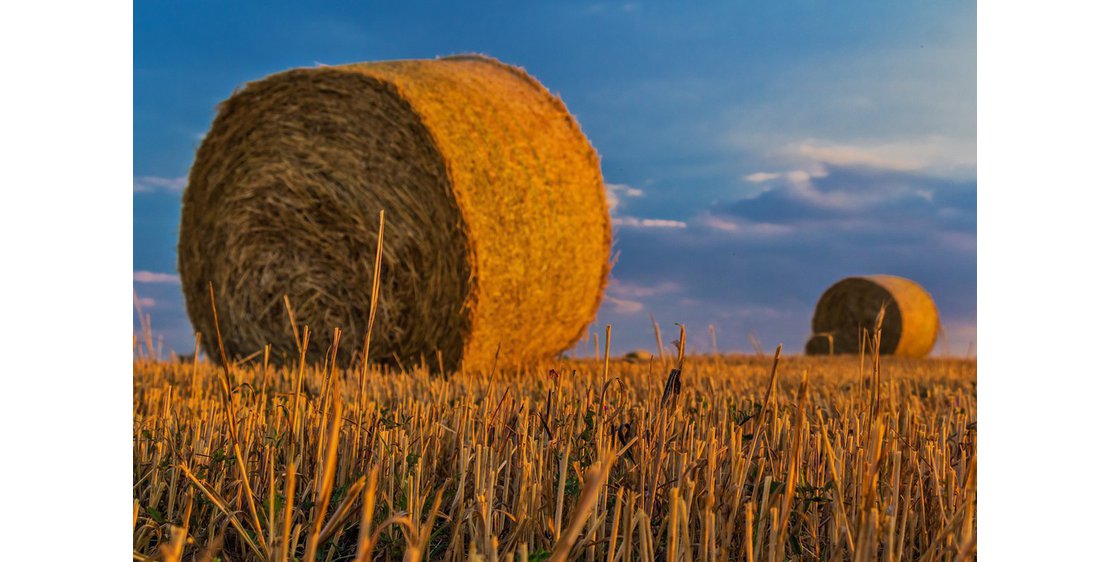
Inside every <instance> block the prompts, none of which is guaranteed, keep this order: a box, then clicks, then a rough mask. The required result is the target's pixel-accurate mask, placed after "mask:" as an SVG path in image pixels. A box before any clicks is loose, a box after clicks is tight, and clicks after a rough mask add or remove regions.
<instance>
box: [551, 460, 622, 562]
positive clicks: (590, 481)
mask: <svg viewBox="0 0 1110 562" xmlns="http://www.w3.org/2000/svg"><path fill="white" fill-rule="evenodd" d="M613 460H615V457H609V458H606V459H604V460H600V461H598V462H597V463H595V464H594V465H593V466H591V467H590V469H589V470H588V471H587V472H586V485H585V486H584V487H583V488H582V493H581V495H580V496H578V505H577V506H576V507H575V509H574V515H572V516H571V518H570V525H568V526H567V528H566V530H565V531H564V532H563V534H562V536H561V537H559V541H558V542H557V543H555V550H554V551H553V552H552V554H551V558H550V561H551V562H566V560H567V557H568V556H570V550H571V548H572V547H573V546H574V544H575V542H577V540H578V535H579V534H580V533H581V532H582V528H583V527H585V526H586V520H587V519H589V517H590V513H591V512H592V511H593V509H594V505H595V503H596V502H597V497H598V495H599V494H600V493H601V489H602V487H603V486H604V484H605V479H606V478H608V476H609V469H610V468H611V467H612V464H613Z"/></svg>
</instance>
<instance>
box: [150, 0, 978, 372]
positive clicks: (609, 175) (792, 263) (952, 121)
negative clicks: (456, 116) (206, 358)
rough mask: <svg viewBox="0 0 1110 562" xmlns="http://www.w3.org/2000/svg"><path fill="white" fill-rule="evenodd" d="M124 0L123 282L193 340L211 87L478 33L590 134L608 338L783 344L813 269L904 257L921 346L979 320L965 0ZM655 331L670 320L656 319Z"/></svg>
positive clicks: (971, 19)
mask: <svg viewBox="0 0 1110 562" xmlns="http://www.w3.org/2000/svg"><path fill="white" fill-rule="evenodd" d="M308 4H309V3H302V4H293V3H268V4H266V5H262V4H251V3H246V2H243V3H222V2H221V3H217V2H191V3H180V4H179V3H173V4H170V3H154V2H142V3H136V4H135V6H134V64H135V69H134V71H135V74H134V84H135V86H134V88H135V90H134V127H135V128H134V186H133V189H134V270H135V275H134V281H135V289H136V291H137V293H138V294H139V296H140V297H141V302H142V304H143V305H144V310H145V311H146V312H148V313H149V314H150V315H151V317H152V323H153V328H154V331H155V333H156V334H161V335H162V336H163V337H164V338H165V343H166V345H167V346H169V347H172V348H174V349H177V350H182V351H191V349H192V328H191V327H190V325H189V322H188V319H187V317H186V316H185V313H184V303H183V298H182V296H181V292H180V285H179V284H178V283H177V282H176V271H175V270H176V242H177V228H178V219H179V215H180V200H181V191H182V189H183V188H184V184H185V182H184V177H185V176H186V175H187V174H188V170H189V167H190V166H191V164H192V161H193V155H194V152H195V150H196V148H197V146H198V145H199V143H200V140H201V138H202V137H203V135H204V133H205V131H206V130H207V129H208V126H209V124H210V123H211V120H212V119H213V117H214V116H215V107H216V104H218V103H219V102H220V101H221V100H223V99H225V98H227V97H228V96H229V95H231V93H232V92H233V91H234V90H235V88H236V87H237V86H239V85H241V84H242V83H244V82H246V81H249V80H254V79H258V78H261V77H263V76H266V75H268V74H271V73H273V72H278V71H281V70H285V69H288V68H292V67H298V66H313V65H316V64H339V63H347V62H357V61H368V60H383V59H397V58H430V57H435V56H437V55H447V54H453V53H461V52H481V53H485V54H488V55H492V56H494V57H497V58H499V59H501V60H503V61H505V62H508V63H512V64H516V65H519V66H523V67H524V68H525V69H526V70H527V71H528V72H529V73H531V74H532V75H534V76H536V77H537V78H538V79H539V80H540V81H541V82H543V83H544V85H546V86H547V87H548V88H549V89H551V90H552V91H553V92H555V93H556V94H558V95H559V96H561V97H562V98H563V100H564V101H565V102H566V104H567V106H568V107H569V109H570V110H571V112H573V113H574V114H575V115H576V117H577V118H578V120H579V123H580V125H581V126H582V129H583V130H584V132H585V133H586V135H587V136H588V137H589V138H590V140H591V142H592V143H593V144H594V146H595V148H597V151H598V153H599V154H600V156H601V162H602V172H603V174H604V176H605V181H606V183H607V184H608V186H609V192H610V203H611V212H612V215H613V217H614V224H615V240H616V244H615V247H614V250H615V251H616V252H619V258H618V261H617V265H616V266H615V268H614V270H613V276H612V279H611V281H610V286H609V289H608V291H607V295H606V301H605V303H604V304H603V306H602V309H601V311H600V313H599V315H598V325H600V326H604V325H605V324H606V323H610V324H613V327H614V328H613V331H614V340H613V346H614V349H615V350H616V351H627V350H630V349H634V348H647V349H654V347H655V344H654V335H653V332H652V328H651V324H650V321H649V320H648V315H649V314H652V315H654V317H655V318H656V319H657V320H658V321H659V322H660V324H661V325H662V326H663V327H664V330H668V331H673V328H674V326H673V323H675V322H683V323H685V324H686V325H687V328H688V330H689V346H690V347H691V348H692V349H694V350H703V351H704V350H707V349H708V348H709V337H708V326H709V325H710V324H713V325H714V326H715V328H716V332H717V339H718V346H719V348H720V349H721V350H722V351H749V352H750V351H751V349H752V347H751V344H750V338H749V334H754V335H755V337H756V338H758V340H759V341H761V342H762V345H763V347H765V348H773V347H774V345H775V344H777V343H782V344H783V346H784V349H785V350H786V351H788V352H799V351H801V349H802V347H803V344H804V342H805V339H806V337H807V335H808V332H809V319H810V315H811V313H812V309H813V305H814V304H815V303H816V301H817V298H818V297H819V296H820V294H821V292H822V291H823V289H824V288H826V287H827V286H828V285H830V284H831V283H833V282H835V281H836V280H837V279H839V278H841V277H844V276H847V275H856V274H868V273H888V274H894V275H902V276H906V277H909V278H911V279H914V280H916V281H918V282H919V283H921V284H922V285H923V286H924V287H925V288H926V289H927V290H929V291H930V292H931V293H932V294H933V296H934V298H935V299H936V302H937V306H938V308H939V309H940V313H941V321H942V323H943V324H944V326H945V329H946V330H945V331H946V334H947V337H946V338H942V339H941V340H940V341H939V342H938V345H937V348H936V350H935V353H937V352H939V353H944V352H945V351H946V350H947V351H948V352H949V353H951V354H955V355H963V354H965V353H966V352H967V350H968V349H969V347H970V346H971V345H972V344H973V342H974V341H975V335H976V105H975V98H976V81H975V80H976V35H975V33H976V21H975V20H976V14H975V10H976V6H975V4H974V3H968V2H897V3H896V2H889V3H875V2H835V3H834V2H776V3H770V2H766V3H764V2H758V3H757V2H727V3H711V2H704V3H698V4H685V3H683V4H679V3H673V4H672V3H667V4H663V3H659V4H651V3H646V2H615V3H605V2H559V3H545V4H539V3H525V2H516V3H509V2H495V3H478V2H468V3H460V4H459V5H451V4H447V3H443V4H439V3H418V2H414V3H405V5H401V3H390V4H386V3H381V4H377V3H357V4H355V3H352V4H343V3H330V4H329V5H328V6H327V7H319V6H310V5H308ZM667 339H671V335H670V334H669V332H668V335H667Z"/></svg>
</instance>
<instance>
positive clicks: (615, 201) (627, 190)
mask: <svg viewBox="0 0 1110 562" xmlns="http://www.w3.org/2000/svg"><path fill="white" fill-rule="evenodd" d="M643 196H644V190H642V189H637V188H635V187H632V186H630V185H626V184H623V183H607V184H605V201H606V202H607V203H609V212H610V213H613V212H615V211H616V210H617V207H619V206H620V204H621V198H622V197H643Z"/></svg>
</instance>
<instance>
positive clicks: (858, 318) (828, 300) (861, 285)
mask: <svg viewBox="0 0 1110 562" xmlns="http://www.w3.org/2000/svg"><path fill="white" fill-rule="evenodd" d="M884 304H886V307H887V308H886V313H885V315H884V316H883V325H882V331H883V333H882V339H881V340H880V342H879V353H881V354H888V355H898V356H902V357H925V356H926V355H928V354H929V352H930V351H932V349H933V344H934V343H935V342H936V339H937V331H938V329H939V328H940V319H939V317H938V315H937V308H936V305H934V304H933V298H932V297H931V296H929V293H927V292H926V291H925V289H922V288H921V286H920V285H918V284H917V283H914V282H913V281H910V280H909V279H905V278H902V277H895V276H893V275H869V276H865V277H848V278H846V279H842V280H840V281H838V282H836V284H834V285H833V286H832V287H829V288H828V289H827V290H826V291H825V293H824V294H822V295H821V299H820V300H819V301H818V302H817V308H816V309H815V310H814V312H813V336H811V337H810V338H809V341H808V342H806V353H807V354H809V355H826V354H829V353H830V345H831V348H832V353H859V349H860V335H861V328H866V329H867V331H868V332H869V333H871V332H873V331H874V328H875V320H876V318H877V317H878V315H879V309H880V308H882V306H883V305H884Z"/></svg>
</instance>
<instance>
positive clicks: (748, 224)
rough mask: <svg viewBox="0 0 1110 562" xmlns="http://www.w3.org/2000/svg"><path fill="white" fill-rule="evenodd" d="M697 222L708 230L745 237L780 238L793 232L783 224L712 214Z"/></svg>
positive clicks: (792, 229) (791, 228)
mask: <svg viewBox="0 0 1110 562" xmlns="http://www.w3.org/2000/svg"><path fill="white" fill-rule="evenodd" d="M699 222H700V224H701V225H703V226H705V227H706V228H709V229H710V230H718V231H721V232H728V233H730V234H740V235H746V236H782V235H786V234H790V233H792V232H794V227H792V226H789V225H785V224H775V223H770V222H752V221H748V220H743V219H727V218H723V217H720V216H716V215H712V214H706V215H703V216H701V217H700V218H699Z"/></svg>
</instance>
